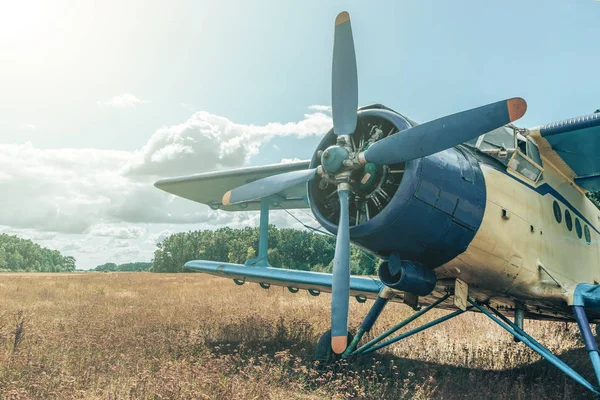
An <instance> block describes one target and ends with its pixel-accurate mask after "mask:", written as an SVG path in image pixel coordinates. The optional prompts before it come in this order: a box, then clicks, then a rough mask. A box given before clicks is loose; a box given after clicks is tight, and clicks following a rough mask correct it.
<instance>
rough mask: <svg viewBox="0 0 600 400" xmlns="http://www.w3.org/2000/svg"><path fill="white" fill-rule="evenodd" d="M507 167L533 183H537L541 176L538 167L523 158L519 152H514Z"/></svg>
mask: <svg viewBox="0 0 600 400" xmlns="http://www.w3.org/2000/svg"><path fill="white" fill-rule="evenodd" d="M508 166H509V167H510V168H512V169H513V170H515V171H516V172H518V173H520V174H521V175H523V176H524V177H526V178H528V179H531V180H532V181H534V182H537V180H538V179H539V177H540V175H542V171H541V170H540V169H539V167H537V166H536V165H535V164H533V163H532V162H531V161H529V160H528V159H526V158H525V157H523V155H522V154H521V153H519V152H515V155H514V156H513V158H512V159H511V160H510V162H509V163H508Z"/></svg>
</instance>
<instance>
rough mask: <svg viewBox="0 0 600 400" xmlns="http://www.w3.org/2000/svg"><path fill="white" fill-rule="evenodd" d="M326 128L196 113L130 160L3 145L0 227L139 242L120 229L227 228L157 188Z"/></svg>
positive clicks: (222, 220)
mask: <svg viewBox="0 0 600 400" xmlns="http://www.w3.org/2000/svg"><path fill="white" fill-rule="evenodd" d="M330 126H331V118H330V117H328V116H326V115H324V114H322V113H320V112H315V113H310V114H306V115H305V116H304V119H302V120H301V121H299V122H290V123H286V124H282V123H269V124H267V125H264V126H257V125H242V124H236V123H234V122H232V121H230V120H228V119H227V118H224V117H220V116H216V115H213V114H209V113H207V112H198V113H195V114H194V115H192V117H191V118H190V119H188V120H187V121H186V122H184V123H183V124H180V125H175V126H172V127H163V128H160V129H159V130H158V131H157V132H156V133H154V134H153V135H152V136H151V137H150V139H149V140H148V142H147V143H146V144H145V145H144V146H143V147H142V148H141V149H140V150H138V151H135V152H129V151H118V150H100V149H85V148H65V149H39V148H36V147H34V146H33V145H32V144H31V143H25V144H20V145H15V144H0V171H1V173H0V192H1V193H2V196H0V224H1V225H6V226H10V227H12V228H14V229H33V230H36V231H49V232H61V233H77V234H83V233H89V234H90V235H93V236H110V237H116V238H121V239H124V238H135V237H139V236H142V235H143V233H142V230H143V228H129V227H123V226H119V225H115V224H118V223H132V224H144V223H172V224H173V223H174V224H186V223H196V224H199V223H205V224H210V225H213V226H219V225H224V224H228V223H231V222H232V221H234V219H233V217H232V214H231V213H227V212H223V211H214V210H210V209H209V208H208V207H201V206H198V205H197V204H195V203H193V202H190V201H188V200H184V199H181V198H177V197H174V196H169V195H168V194H166V193H164V192H162V191H160V190H158V189H156V188H155V187H154V186H153V183H154V181H155V180H156V179H157V178H160V177H167V176H175V175H182V174H192V173H198V172H205V171H210V170H215V169H218V168H220V167H239V166H242V165H244V164H245V163H246V162H247V161H248V160H249V159H250V157H251V156H253V155H256V154H257V153H258V151H259V149H260V147H261V145H263V144H264V143H266V142H268V141H269V140H270V139H271V138H273V137H279V136H296V137H305V136H308V135H322V134H324V133H325V132H326V131H327V130H328V129H329V127H330ZM284 161H286V160H284ZM23 210H27V212H23ZM236 218H239V217H236ZM246 222H247V221H246Z"/></svg>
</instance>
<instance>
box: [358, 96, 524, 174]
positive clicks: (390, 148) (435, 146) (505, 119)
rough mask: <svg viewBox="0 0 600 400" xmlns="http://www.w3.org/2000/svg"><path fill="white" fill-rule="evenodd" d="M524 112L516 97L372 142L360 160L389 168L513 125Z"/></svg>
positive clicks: (519, 100) (521, 101)
mask: <svg viewBox="0 0 600 400" xmlns="http://www.w3.org/2000/svg"><path fill="white" fill-rule="evenodd" d="M526 110H527V103H526V102H525V100H523V99H522V98H520V97H515V98H512V99H508V100H503V101H499V102H497V103H492V104H488V105H486V106H482V107H478V108H473V109H471V110H467V111H463V112H460V113H457V114H452V115H448V116H446V117H442V118H439V119H436V120H434V121H431V122H427V123H425V124H422V125H417V126H415V127H413V128H410V129H407V130H405V131H401V132H398V133H397V134H394V135H392V136H389V137H387V138H385V139H382V140H380V141H378V142H375V143H373V144H372V145H371V146H369V148H368V149H367V150H366V151H365V152H364V153H363V154H361V155H360V159H361V161H362V162H364V163H367V162H373V163H375V164H384V165H389V164H396V163H400V162H404V161H408V160H414V159H416V158H421V157H425V156H428V155H431V154H434V153H437V152H439V151H442V150H446V149H449V148H451V147H454V146H456V145H458V144H461V143H464V142H466V141H468V140H471V139H473V138H475V137H477V136H479V135H482V134H484V133H487V132H490V131H492V130H494V129H496V128H499V127H501V126H504V125H506V124H508V123H510V122H512V121H515V120H517V119H519V118H521V117H522V116H523V115H524V114H525V111H526Z"/></svg>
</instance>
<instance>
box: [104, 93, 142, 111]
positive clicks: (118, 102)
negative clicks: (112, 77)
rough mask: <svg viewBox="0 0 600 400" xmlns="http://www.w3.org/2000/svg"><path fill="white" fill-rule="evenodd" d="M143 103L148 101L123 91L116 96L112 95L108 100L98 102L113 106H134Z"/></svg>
mask: <svg viewBox="0 0 600 400" xmlns="http://www.w3.org/2000/svg"><path fill="white" fill-rule="evenodd" d="M144 103H148V101H147V100H142V99H140V98H138V97H136V96H134V95H133V94H131V93H123V94H120V95H118V96H113V97H111V98H110V99H108V100H105V101H99V102H98V104H99V105H104V106H109V107H113V108H136V107H137V106H138V105H140V104H144Z"/></svg>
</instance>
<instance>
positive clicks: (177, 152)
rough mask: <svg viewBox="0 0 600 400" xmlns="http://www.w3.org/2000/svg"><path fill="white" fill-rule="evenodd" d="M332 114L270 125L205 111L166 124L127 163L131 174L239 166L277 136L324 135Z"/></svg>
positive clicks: (178, 173)
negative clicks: (241, 120)
mask: <svg viewBox="0 0 600 400" xmlns="http://www.w3.org/2000/svg"><path fill="white" fill-rule="evenodd" d="M330 127H331V117H329V116H328V115H325V114H323V113H321V112H314V113H310V114H306V115H304V119H303V120H301V121H299V122H289V123H286V124H282V123H279V122H272V123H269V124H267V125H264V126H257V125H242V124H236V123H234V122H232V121H230V120H229V119H227V118H225V117H220V116H217V115H213V114H210V113H208V112H205V111H200V112H197V113H195V114H194V115H192V117H191V118H190V119H188V120H187V121H186V122H184V123H182V124H179V125H175V126H171V127H163V128H161V129H159V130H158V131H156V133H154V135H152V137H151V138H150V140H149V141H148V142H147V143H146V145H145V146H144V147H142V148H141V149H140V150H139V151H137V152H136V153H135V155H134V157H133V158H132V159H131V160H130V162H129V163H128V165H127V168H126V173H127V174H129V175H138V176H139V175H155V176H158V175H181V174H185V173H191V172H202V171H209V170H211V169H215V168H221V167H239V166H242V165H244V164H245V163H247V162H248V161H249V159H250V158H251V157H252V156H255V155H256V154H258V151H259V149H260V147H261V145H263V144H264V143H266V142H268V141H269V140H270V139H272V138H274V137H281V136H296V137H300V138H302V137H307V136H310V135H323V134H325V133H326V132H327V131H328V130H329V128H330Z"/></svg>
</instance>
